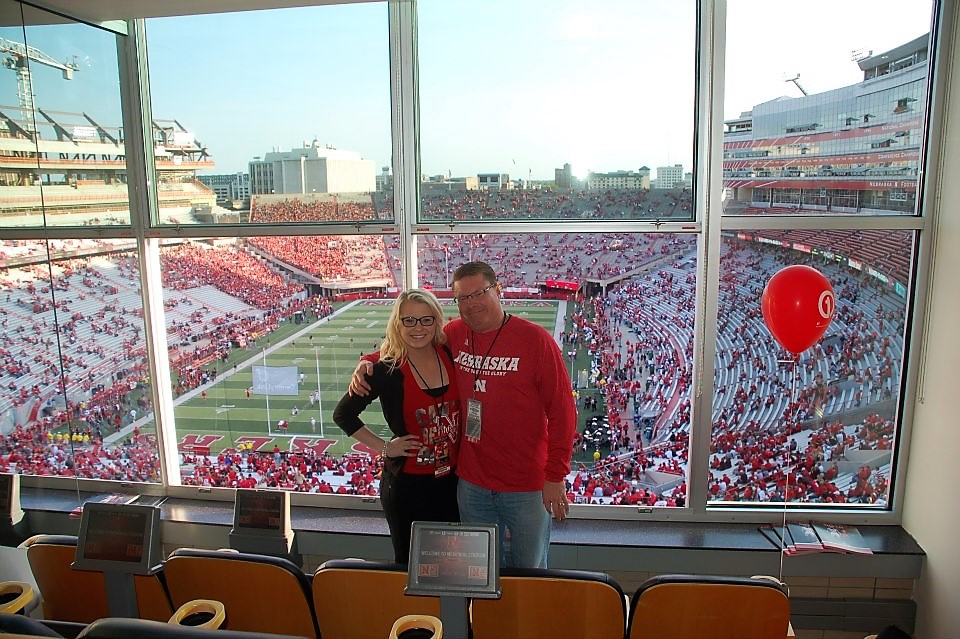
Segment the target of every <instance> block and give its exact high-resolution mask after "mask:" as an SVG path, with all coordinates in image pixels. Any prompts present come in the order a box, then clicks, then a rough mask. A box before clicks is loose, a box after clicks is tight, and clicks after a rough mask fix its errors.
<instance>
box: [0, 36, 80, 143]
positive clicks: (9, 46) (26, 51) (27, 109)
mask: <svg viewBox="0 0 960 639" xmlns="http://www.w3.org/2000/svg"><path fill="white" fill-rule="evenodd" d="M0 54H3V66H5V67H6V68H8V69H12V70H13V71H16V72H17V97H18V98H19V100H20V109H21V111H22V113H23V117H24V119H25V121H26V126H25V127H24V128H25V129H26V130H28V131H30V132H31V133H33V131H34V126H33V112H34V95H33V79H32V78H31V76H30V62H31V61H32V62H37V63H39V64H43V65H46V66H48V67H53V68H54V69H60V70H61V71H63V79H64V80H72V79H73V72H74V71H76V70H78V69H79V68H80V65H78V64H77V57H76V56H74V57H73V62H71V61H69V60H67V61H66V62H59V61H57V60H54V59H53V58H51V57H50V56H49V55H47V54H46V53H44V52H43V51H41V50H40V49H37V48H36V47H31V46H29V45H27V44H23V43H22V42H14V41H13V40H7V39H6V38H0Z"/></svg>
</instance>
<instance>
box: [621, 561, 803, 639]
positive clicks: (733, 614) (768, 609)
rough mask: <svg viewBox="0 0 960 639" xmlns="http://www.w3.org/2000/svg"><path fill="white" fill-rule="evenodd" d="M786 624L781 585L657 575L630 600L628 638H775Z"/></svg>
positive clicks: (784, 633) (786, 603)
mask: <svg viewBox="0 0 960 639" xmlns="http://www.w3.org/2000/svg"><path fill="white" fill-rule="evenodd" d="M789 628H790V600H789V598H788V597H787V593H786V590H785V588H784V587H783V586H782V585H780V584H779V583H774V582H773V581H770V580H768V579H753V578H750V577H718V576H708V575H660V576H658V577H652V578H651V579H648V580H647V581H645V582H644V583H643V584H641V585H640V587H639V588H638V589H637V591H636V592H635V593H634V595H633V599H632V600H631V602H630V622H629V628H628V633H627V634H628V638H629V639H689V638H692V637H710V638H711V639H778V638H781V637H782V638H786V637H787V633H788V629H789Z"/></svg>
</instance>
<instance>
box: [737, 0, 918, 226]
mask: <svg viewBox="0 0 960 639" xmlns="http://www.w3.org/2000/svg"><path fill="white" fill-rule="evenodd" d="M931 9H932V3H930V2H915V3H907V4H905V3H903V2H899V1H895V0H884V1H882V2H870V1H868V0H843V1H842V2H837V3H833V4H832V5H831V8H830V19H829V20H826V21H825V20H823V16H822V15H821V14H819V13H818V12H816V11H795V10H794V8H793V7H790V6H789V5H783V4H780V3H773V2H762V1H760V0H733V1H731V2H730V3H729V4H728V11H727V46H726V86H725V89H724V94H725V104H724V116H725V128H724V144H723V188H724V209H723V210H724V213H726V214H728V215H750V214H757V213H761V214H806V215H849V214H859V215H913V214H916V213H917V211H918V201H917V193H918V191H919V188H918V187H919V176H920V167H921V163H922V150H923V139H924V129H925V126H926V116H927V111H926V108H925V105H926V95H927V76H928V72H929V33H930V22H931ZM891 15H896V16H897V19H896V20H894V21H891V20H890V19H889V16H891ZM787 22H789V24H790V25H791V26H790V28H789V29H769V28H765V26H764V25H771V24H784V23H787ZM810 33H817V34H818V44H817V46H815V47H810V46H809V44H810V43H809V34H810ZM770 51H777V52H778V53H777V55H770Z"/></svg>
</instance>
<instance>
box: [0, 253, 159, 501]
mask: <svg viewBox="0 0 960 639" xmlns="http://www.w3.org/2000/svg"><path fill="white" fill-rule="evenodd" d="M0 255H2V261H3V269H2V276H0V281H2V283H3V289H4V291H3V293H2V295H3V297H2V298H0V314H2V318H3V319H2V322H0V325H2V332H0V339H2V346H0V357H2V367H3V370H2V372H0V375H2V379H0V382H2V384H3V388H2V395H0V432H2V433H3V437H2V440H0V443H2V445H3V447H4V448H5V449H6V450H5V451H4V452H5V453H6V454H10V455H11V458H10V466H11V468H10V470H12V471H14V472H18V473H22V474H28V475H61V476H67V477H81V478H88V479H110V480H121V481H146V482H156V481H159V480H160V474H159V461H158V460H159V457H158V454H157V441H156V431H155V428H154V426H153V417H152V405H151V395H150V391H149V386H148V383H147V373H146V370H147V367H146V342H145V339H144V335H145V331H144V326H143V307H142V303H141V297H140V272H139V267H138V265H137V264H138V263H137V254H136V251H135V250H133V247H132V243H131V241H130V240H119V239H115V240H110V239H108V240H50V241H49V242H48V243H46V242H43V241H41V240H23V241H11V240H4V241H0ZM48 255H49V256H60V255H70V256H71V257H69V258H55V259H48V258H47V256H48Z"/></svg>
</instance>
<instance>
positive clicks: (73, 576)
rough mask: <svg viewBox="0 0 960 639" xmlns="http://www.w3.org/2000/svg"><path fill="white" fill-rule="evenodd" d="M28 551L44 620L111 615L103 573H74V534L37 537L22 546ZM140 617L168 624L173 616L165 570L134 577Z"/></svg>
mask: <svg viewBox="0 0 960 639" xmlns="http://www.w3.org/2000/svg"><path fill="white" fill-rule="evenodd" d="M21 545H22V546H24V547H26V549H27V561H28V562H29V564H30V571H31V572H32V573H33V578H34V580H35V581H36V583H37V589H38V590H39V591H40V598H41V599H42V603H43V618H44V619H50V620H56V621H73V622H78V623H90V622H92V621H94V620H96V619H100V618H103V617H109V616H110V604H109V601H108V600H107V587H106V582H105V580H104V575H103V573H102V572H100V571H97V570H74V569H73V568H72V566H71V564H72V563H73V560H74V558H75V556H76V552H77V537H76V536H74V535H34V536H33V537H31V538H30V539H27V540H26V541H24V542H23V544H21ZM133 583H134V588H135V589H136V596H137V597H136V598H137V606H138V609H139V613H140V617H141V618H143V619H152V620H155V621H166V620H167V619H169V618H170V615H172V614H173V608H172V606H171V605H170V599H169V598H168V596H167V592H166V589H165V587H164V583H163V573H162V571H161V572H159V573H157V574H154V575H134V576H133Z"/></svg>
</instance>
